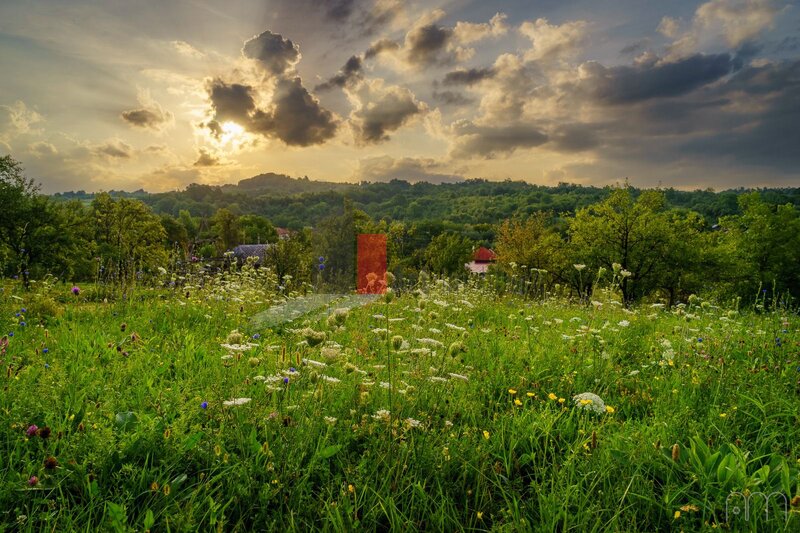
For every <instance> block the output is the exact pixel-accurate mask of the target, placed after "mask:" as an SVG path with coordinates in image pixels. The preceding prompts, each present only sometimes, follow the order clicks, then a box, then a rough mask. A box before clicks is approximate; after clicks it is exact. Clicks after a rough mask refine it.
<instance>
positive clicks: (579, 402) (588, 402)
mask: <svg viewBox="0 0 800 533" xmlns="http://www.w3.org/2000/svg"><path fill="white" fill-rule="evenodd" d="M572 399H573V400H574V401H575V407H577V408H579V409H583V410H584V411H592V412H595V413H597V414H602V413H605V412H606V403H605V402H604V401H603V399H602V398H601V397H600V396H598V395H597V394H594V393H592V392H582V393H580V394H577V395H575V396H573V397H572Z"/></svg>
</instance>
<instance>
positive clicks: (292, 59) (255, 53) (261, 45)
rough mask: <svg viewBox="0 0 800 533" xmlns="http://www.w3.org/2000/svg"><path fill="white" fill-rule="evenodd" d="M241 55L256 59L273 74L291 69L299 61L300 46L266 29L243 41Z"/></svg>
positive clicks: (279, 73)
mask: <svg viewBox="0 0 800 533" xmlns="http://www.w3.org/2000/svg"><path fill="white" fill-rule="evenodd" d="M242 55H244V56H245V57H248V58H250V59H254V60H256V61H258V62H259V63H260V64H261V66H262V67H263V68H264V70H266V71H267V72H268V73H270V74H273V75H275V76H278V75H281V74H283V73H285V72H286V71H288V70H289V69H293V68H294V67H295V65H297V63H298V62H299V61H300V57H301V56H300V48H299V47H298V46H297V45H295V44H294V43H293V42H292V41H291V40H289V39H284V38H283V37H281V36H280V35H278V34H277V33H272V32H271V31H269V30H267V31H265V32H263V33H261V34H259V35H257V36H255V37H253V38H252V39H250V40H249V41H247V42H245V43H244V48H242Z"/></svg>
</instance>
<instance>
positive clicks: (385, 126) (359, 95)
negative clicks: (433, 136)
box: [346, 79, 425, 144]
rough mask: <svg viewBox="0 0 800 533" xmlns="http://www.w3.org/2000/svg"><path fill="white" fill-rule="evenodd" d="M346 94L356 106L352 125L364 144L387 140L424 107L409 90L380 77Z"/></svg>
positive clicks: (358, 138)
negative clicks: (386, 82)
mask: <svg viewBox="0 0 800 533" xmlns="http://www.w3.org/2000/svg"><path fill="white" fill-rule="evenodd" d="M346 94H347V96H348V98H349V99H350V102H351V103H352V104H353V107H354V109H353V111H352V113H351V114H350V125H351V126H352V128H353V131H354V134H355V137H356V141H357V142H359V143H361V144H370V143H378V142H381V141H386V140H388V139H389V133H391V132H393V131H396V130H397V129H399V128H400V127H401V126H403V125H404V124H406V123H407V122H408V121H409V120H411V119H412V118H413V117H414V116H416V115H418V114H420V113H422V112H423V111H424V110H425V106H424V104H422V103H420V102H418V101H417V99H416V98H415V97H414V94H413V93H412V92H411V91H410V90H408V89H406V88H403V87H400V86H397V85H390V86H387V85H386V84H385V83H384V81H383V80H381V79H375V80H369V81H363V82H361V83H359V84H358V85H357V86H356V87H353V88H352V89H346Z"/></svg>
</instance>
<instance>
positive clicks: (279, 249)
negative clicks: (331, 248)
mask: <svg viewBox="0 0 800 533" xmlns="http://www.w3.org/2000/svg"><path fill="white" fill-rule="evenodd" d="M312 264H313V260H312V253H311V236H310V233H309V232H308V231H301V232H298V233H297V234H295V235H294V236H293V237H292V238H291V239H281V240H278V241H277V242H276V243H275V244H273V245H272V246H269V247H267V249H266V251H265V252H264V266H266V267H268V268H270V269H272V271H273V272H275V274H276V275H277V276H278V283H281V284H282V285H283V286H284V288H285V289H286V291H287V292H288V291H291V290H296V289H299V288H300V287H302V285H303V283H309V282H310V281H311V269H312ZM287 276H288V277H287Z"/></svg>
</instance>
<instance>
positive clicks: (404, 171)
mask: <svg viewBox="0 0 800 533" xmlns="http://www.w3.org/2000/svg"><path fill="white" fill-rule="evenodd" d="M442 167H443V165H442V164H441V163H439V162H437V161H436V160H434V159H430V158H416V157H403V158H400V159H395V158H393V157H390V156H379V157H368V158H365V159H360V160H359V161H358V169H357V170H356V172H355V175H354V178H355V179H356V180H357V181H372V182H386V181H391V180H404V181H407V182H409V183H416V182H419V181H426V182H428V183H456V182H459V181H464V178H462V177H461V176H458V175H455V174H451V173H447V172H443V168H442Z"/></svg>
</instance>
